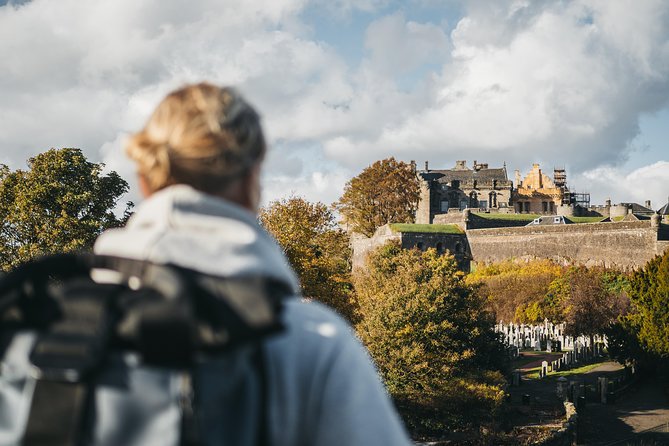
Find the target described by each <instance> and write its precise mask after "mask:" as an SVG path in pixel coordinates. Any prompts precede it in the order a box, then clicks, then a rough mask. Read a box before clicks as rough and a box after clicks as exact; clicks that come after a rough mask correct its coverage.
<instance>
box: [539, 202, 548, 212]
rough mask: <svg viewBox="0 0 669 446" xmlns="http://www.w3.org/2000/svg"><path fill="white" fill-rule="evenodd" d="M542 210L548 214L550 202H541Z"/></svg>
mask: <svg viewBox="0 0 669 446" xmlns="http://www.w3.org/2000/svg"><path fill="white" fill-rule="evenodd" d="M541 210H542V211H543V212H544V213H546V212H548V202H547V201H542V202H541Z"/></svg>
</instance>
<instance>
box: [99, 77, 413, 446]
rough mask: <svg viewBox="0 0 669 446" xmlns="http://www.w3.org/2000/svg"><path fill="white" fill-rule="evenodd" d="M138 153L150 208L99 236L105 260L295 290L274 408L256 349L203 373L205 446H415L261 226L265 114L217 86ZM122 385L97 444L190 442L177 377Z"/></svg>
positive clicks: (339, 327) (177, 101) (272, 367)
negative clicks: (260, 279)
mask: <svg viewBox="0 0 669 446" xmlns="http://www.w3.org/2000/svg"><path fill="white" fill-rule="evenodd" d="M126 153H127V154H128V156H129V157H130V158H131V159H132V160H133V161H134V162H135V164H136V167H137V174H138V177H139V185H140V189H141V191H142V193H143V195H144V196H145V200H144V201H143V202H142V203H141V204H140V205H139V206H138V208H137V210H136V212H135V213H134V215H132V217H131V218H130V219H129V221H128V223H127V225H126V226H125V227H124V228H118V229H113V230H109V231H107V232H105V233H103V234H102V235H101V236H100V237H99V238H98V240H97V242H96V244H95V252H96V253H99V254H108V255H115V256H122V257H128V258H136V259H143V260H150V261H153V262H157V263H172V264H176V265H179V266H183V267H186V268H190V269H194V270H197V271H200V272H203V273H206V274H212V275H216V276H224V277H240V276H244V275H263V276H266V277H268V278H272V279H275V280H279V281H282V282H283V283H285V284H287V286H289V287H290V289H291V290H292V292H291V294H293V296H292V297H290V298H288V299H287V300H286V301H285V306H284V310H283V313H282V318H283V323H284V325H285V330H284V331H283V332H281V333H279V334H276V335H273V336H271V337H269V338H267V340H266V341H264V342H263V344H262V354H263V355H264V359H265V362H266V368H267V382H266V389H267V398H266V403H263V402H262V399H261V398H259V393H260V390H259V386H260V384H259V383H258V377H257V374H256V373H253V355H252V353H251V350H250V349H244V348H240V349H237V350H235V351H234V352H230V353H226V354H223V355H221V356H220V358H219V357H217V358H215V359H211V360H208V361H205V362H204V363H202V364H200V365H199V366H198V367H199V369H198V372H197V374H196V379H194V388H195V398H194V402H195V405H196V406H195V413H196V414H197V417H198V418H197V419H198V423H199V428H200V432H201V435H202V437H203V443H204V444H207V445H209V444H211V445H218V444H220V445H233V444H234V445H254V444H259V443H266V444H270V445H274V446H283V445H286V446H288V445H322V446H329V445H333V446H334V445H338V446H339V445H361V446H362V445H364V446H373V445H384V446H393V445H408V444H410V441H409V438H408V436H407V434H406V431H405V430H404V427H403V425H402V423H401V421H400V419H399V417H398V415H397V413H396V411H395V409H394V407H393V405H392V402H391V401H390V399H389V397H388V395H387V393H386V391H385V389H384V387H383V385H382V383H381V382H380V379H379V377H378V375H377V373H376V371H375V369H374V366H373V364H372V363H371V361H370V359H369V357H368V355H367V353H366V351H365V350H364V348H363V347H362V345H361V344H360V343H359V342H358V340H357V338H356V337H355V335H354V334H353V331H352V329H351V327H350V326H349V325H347V323H346V322H345V321H344V320H343V319H342V318H341V317H339V316H338V315H337V314H335V313H334V312H333V311H331V310H329V309H328V308H326V307H324V306H323V305H321V304H318V303H315V302H305V301H304V300H302V299H300V297H299V296H300V291H299V290H300V287H299V283H298V280H297V278H296V275H295V273H294V272H293V271H292V269H291V268H290V266H289V264H288V262H287V260H286V258H285V256H284V255H283V252H282V251H281V249H280V248H279V246H278V244H277V243H276V242H275V241H274V239H273V238H272V237H271V236H270V235H269V234H268V233H267V232H266V231H264V230H263V228H262V227H261V226H260V225H259V223H258V221H257V216H256V214H257V211H258V208H259V204H260V196H261V186H260V177H261V169H262V166H263V160H264V157H265V153H266V144H265V141H264V137H263V132H262V129H261V125H260V118H259V116H258V114H257V113H256V112H255V111H254V109H253V108H252V107H251V106H250V105H249V104H248V103H247V102H246V101H245V100H244V99H243V98H242V97H241V95H240V94H239V93H238V92H236V91H235V90H234V89H233V88H220V87H218V86H214V85H211V84H208V83H200V84H196V85H188V86H185V87H183V88H181V89H178V90H176V91H174V92H172V93H170V94H169V95H167V97H166V98H165V99H164V100H163V101H162V102H161V103H160V104H159V105H158V107H157V108H156V110H155V111H154V113H153V115H152V116H151V117H150V119H149V120H148V122H147V124H146V125H145V127H144V128H143V129H142V130H141V131H139V132H138V133H136V134H134V135H132V136H131V137H130V139H129V141H128V143H127V146H126ZM115 373H116V376H109V377H108V381H109V382H111V383H112V384H109V385H108V386H107V388H102V389H101V390H98V392H97V395H96V398H97V403H96V404H97V413H98V419H97V421H96V426H95V429H94V434H93V435H94V439H95V444H104V445H120V444H123V445H140V444H141V445H147V444H161V445H170V444H173V445H176V444H178V443H179V435H180V424H179V421H178V420H179V419H180V415H179V407H180V406H179V402H180V398H181V397H182V392H181V388H182V386H181V385H180V381H179V379H180V377H179V375H178V374H176V373H175V372H170V371H167V370H159V369H147V368H143V367H141V366H134V367H127V368H125V369H124V370H123V371H116V372H115ZM262 404H266V407H260V406H259V405H262ZM263 413H264V415H263ZM263 423H266V424H267V426H266V432H265V433H264V434H262V436H263V437H264V439H263V438H260V437H259V436H260V435H261V434H260V433H259V432H261V431H262V430H263V426H262V424H263Z"/></svg>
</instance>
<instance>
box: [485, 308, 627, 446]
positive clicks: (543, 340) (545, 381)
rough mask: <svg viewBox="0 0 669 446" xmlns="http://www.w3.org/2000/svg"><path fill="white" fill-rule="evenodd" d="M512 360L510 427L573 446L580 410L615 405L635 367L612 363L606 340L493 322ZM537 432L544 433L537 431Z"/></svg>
mask: <svg viewBox="0 0 669 446" xmlns="http://www.w3.org/2000/svg"><path fill="white" fill-rule="evenodd" d="M495 331H496V332H497V333H500V334H501V336H502V338H503V340H504V342H505V344H506V345H507V351H508V353H509V356H510V358H511V360H512V364H513V367H514V369H513V371H512V372H511V379H510V388H509V403H510V406H511V408H512V410H513V411H514V416H513V417H512V418H513V420H514V422H513V424H514V431H516V432H518V434H519V435H521V436H522V435H523V432H524V431H525V432H528V433H529V432H532V433H531V434H529V435H532V436H534V437H537V436H539V437H542V438H544V441H543V442H541V443H540V444H544V445H563V444H564V445H569V444H576V443H577V437H578V432H579V415H580V414H579V412H581V411H583V410H585V407H586V404H588V405H589V407H590V408H594V407H595V406H594V405H607V404H608V405H610V404H615V401H616V399H617V397H618V396H619V395H620V393H621V392H624V391H626V390H627V389H628V387H629V386H630V384H631V383H633V382H634V376H635V374H634V369H633V368H624V367H622V366H620V365H618V364H615V363H611V362H609V361H608V359H607V358H606V356H605V349H606V338H605V337H603V336H595V337H594V338H593V341H594V342H592V343H591V339H590V338H589V337H587V336H578V337H573V336H569V335H566V334H565V327H564V324H553V323H551V322H548V321H544V322H543V323H541V324H534V325H528V324H513V323H509V324H505V323H502V322H500V323H498V324H496V325H495ZM537 430H541V431H542V433H537Z"/></svg>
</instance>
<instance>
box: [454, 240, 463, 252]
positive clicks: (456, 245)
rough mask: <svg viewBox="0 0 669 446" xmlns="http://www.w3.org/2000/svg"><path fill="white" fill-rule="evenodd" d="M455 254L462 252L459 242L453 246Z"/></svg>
mask: <svg viewBox="0 0 669 446" xmlns="http://www.w3.org/2000/svg"><path fill="white" fill-rule="evenodd" d="M455 252H457V253H460V252H462V245H461V244H460V242H457V243H456V244H455Z"/></svg>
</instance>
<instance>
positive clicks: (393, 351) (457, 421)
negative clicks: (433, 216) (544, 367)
mask: <svg viewBox="0 0 669 446" xmlns="http://www.w3.org/2000/svg"><path fill="white" fill-rule="evenodd" d="M354 284H355V289H356V293H357V296H358V302H359V306H360V314H361V321H360V323H359V324H358V325H357V327H356V329H357V331H358V333H359V335H360V337H361V339H362V340H363V342H364V343H365V345H366V346H367V348H368V349H369V352H370V354H371V355H372V357H373V359H374V361H375V363H376V365H377V367H378V369H379V372H380V374H381V376H382V377H383V380H384V382H385V384H386V386H387V387H388V390H389V391H390V393H391V395H392V396H393V398H394V399H395V401H396V403H397V405H398V408H399V410H400V412H401V413H402V415H403V417H404V419H405V421H406V422H407V424H408V426H409V427H410V428H411V429H412V431H413V433H414V435H418V436H431V435H435V434H438V433H439V432H443V430H444V429H458V428H465V427H468V426H470V425H475V424H476V423H480V422H485V421H486V420H490V417H491V416H493V415H494V414H495V412H496V410H497V409H498V408H499V407H500V404H501V402H502V399H503V396H504V391H503V383H504V379H503V376H502V374H501V373H500V372H499V370H500V369H501V368H503V365H504V351H503V346H502V343H501V341H500V339H499V337H498V336H497V335H496V334H495V333H494V332H493V324H494V318H493V316H492V314H491V313H489V312H488V311H486V310H485V299H484V298H483V297H482V296H481V295H480V294H479V293H478V290H477V289H476V287H474V286H471V285H468V284H467V283H465V281H464V280H463V273H462V272H460V271H458V269H457V264H456V261H455V259H454V258H453V256H450V255H439V254H438V253H437V252H436V250H434V249H428V250H427V251H425V252H422V251H420V250H418V249H413V250H403V249H402V248H401V247H400V245H399V244H398V243H388V244H386V245H384V246H382V247H380V248H378V249H377V250H375V251H374V252H372V253H371V254H370V256H369V257H368V259H367V267H366V268H365V269H361V270H359V271H356V274H355V275H354Z"/></svg>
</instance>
